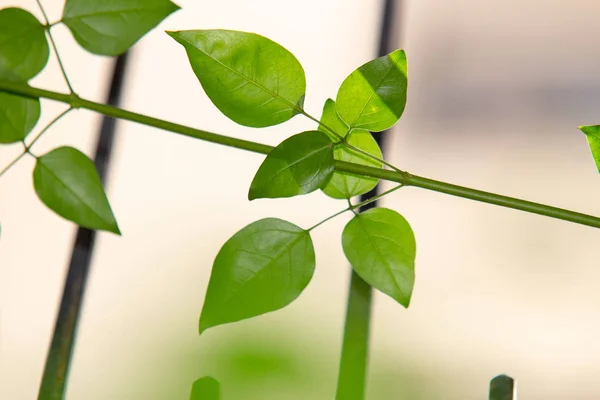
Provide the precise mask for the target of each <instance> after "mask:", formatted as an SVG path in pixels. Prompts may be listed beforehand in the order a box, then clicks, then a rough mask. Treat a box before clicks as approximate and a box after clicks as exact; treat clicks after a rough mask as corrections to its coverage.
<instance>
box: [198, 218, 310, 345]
mask: <svg viewBox="0 0 600 400" xmlns="http://www.w3.org/2000/svg"><path fill="white" fill-rule="evenodd" d="M314 269H315V252H314V248H313V244H312V240H311V238H310V234H309V233H308V232H307V231H305V230H303V229H301V228H299V227H298V226H296V225H294V224H292V223H290V222H287V221H283V220H280V219H276V218H266V219H262V220H260V221H256V222H253V223H252V224H250V225H248V226H246V227H245V228H243V229H242V230H240V231H239V232H237V233H236V234H235V235H233V236H232V237H231V238H230V239H229V240H228V241H227V242H226V243H225V244H224V245H223V247H222V248H221V250H220V251H219V254H218V255H217V257H216V259H215V262H214V264H213V268H212V273H211V276H210V281H209V283H208V289H207V292H206V298H205V300H204V306H203V308H202V315H201V316H200V333H202V332H203V331H204V330H206V329H208V328H210V327H213V326H217V325H222V324H226V323H229V322H235V321H240V320H243V319H246V318H251V317H255V316H257V315H261V314H265V313H267V312H270V311H275V310H278V309H280V308H283V307H285V306H287V305H288V304H290V303H291V302H292V301H294V300H295V299H296V298H297V297H298V296H299V295H300V293H302V291H303V290H304V288H305V287H306V286H307V285H308V283H309V282H310V280H311V278H312V275H313V272H314Z"/></svg>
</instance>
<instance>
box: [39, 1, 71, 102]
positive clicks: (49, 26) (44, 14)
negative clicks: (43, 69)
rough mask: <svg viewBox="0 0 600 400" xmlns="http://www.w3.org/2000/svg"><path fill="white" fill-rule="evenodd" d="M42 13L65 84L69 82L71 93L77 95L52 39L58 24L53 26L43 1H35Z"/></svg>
mask: <svg viewBox="0 0 600 400" xmlns="http://www.w3.org/2000/svg"><path fill="white" fill-rule="evenodd" d="M35 1H36V2H37V4H38V6H39V7H40V10H41V11H42V16H43V17H44V21H45V22H46V33H47V34H48V39H49V40H50V45H51V46H52V50H54V54H56V59H57V60H58V65H59V66H60V70H61V72H62V75H63V78H65V82H67V86H68V87H69V91H70V92H71V93H75V91H74V90H73V86H71V82H70V81H69V77H68V76H67V71H66V70H65V66H64V65H63V62H62V60H61V58H60V54H59V53H58V49H57V47H56V43H55V42H54V38H53V37H52V33H51V32H50V28H52V27H53V26H54V25H56V24H57V22H55V23H53V24H51V23H50V20H49V19H48V16H47V15H46V11H45V10H44V7H43V6H42V2H41V0H35Z"/></svg>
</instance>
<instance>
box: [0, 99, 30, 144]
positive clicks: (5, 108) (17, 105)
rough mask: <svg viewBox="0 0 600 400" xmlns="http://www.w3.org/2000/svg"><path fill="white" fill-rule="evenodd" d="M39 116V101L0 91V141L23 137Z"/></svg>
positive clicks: (11, 141) (10, 141)
mask: <svg viewBox="0 0 600 400" xmlns="http://www.w3.org/2000/svg"><path fill="white" fill-rule="evenodd" d="M39 118H40V101H39V100H38V99H30V98H27V97H20V96H16V95H13V94H9V93H4V92H2V93H0V143H3V144H6V143H16V142H20V141H21V140H23V139H25V138H26V137H27V135H28V134H29V132H31V130H32V129H33V127H34V126H35V124H36V123H37V121H38V119H39Z"/></svg>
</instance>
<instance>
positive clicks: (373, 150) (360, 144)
mask: <svg viewBox="0 0 600 400" xmlns="http://www.w3.org/2000/svg"><path fill="white" fill-rule="evenodd" d="M321 122H322V124H324V125H326V126H327V127H328V128H330V129H333V130H334V131H335V132H336V133H337V134H339V135H340V136H342V137H345V136H346V135H347V133H348V126H347V125H346V124H345V123H344V121H342V120H341V118H340V117H339V116H338V115H337V112H336V110H335V102H334V101H333V100H331V99H327V101H326V102H325V106H324V107H323V115H322V116H321ZM324 125H319V130H320V131H321V132H325V133H327V134H328V135H329V137H331V138H333V139H334V140H335V137H334V136H333V134H331V132H330V131H329V129H327V128H325V126H324ZM347 140H348V143H349V144H351V145H352V146H354V147H357V148H359V149H361V150H363V151H366V152H367V153H369V154H372V155H374V156H375V157H378V158H381V157H382V155H381V150H380V149H379V145H378V144H377V142H376V141H375V139H373V136H371V133H369V131H367V130H364V129H354V130H352V132H351V133H350V135H349V136H348V139H347ZM333 158H334V159H336V160H340V161H346V162H351V163H355V164H361V165H367V166H369V167H373V168H381V166H382V165H381V163H380V162H379V161H377V160H373V159H372V158H369V157H367V156H365V155H363V154H360V153H358V152H356V151H354V150H351V149H349V148H347V147H344V146H337V147H336V148H335V149H334V150H333ZM377 181H378V180H377V179H375V178H365V177H359V176H356V175H353V174H347V173H344V172H338V171H334V173H333V176H332V177H331V179H330V180H329V182H328V183H327V185H326V186H325V187H324V188H323V192H324V193H325V194H326V195H327V196H329V197H333V198H334V199H349V198H351V197H353V196H357V195H359V194H363V193H367V192H368V191H369V190H371V189H373V188H374V187H375V185H377Z"/></svg>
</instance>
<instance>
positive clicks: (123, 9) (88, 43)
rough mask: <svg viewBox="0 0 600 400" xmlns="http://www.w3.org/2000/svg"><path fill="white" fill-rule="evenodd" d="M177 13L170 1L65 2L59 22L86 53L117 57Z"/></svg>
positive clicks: (79, 0) (68, 0) (69, 0)
mask: <svg viewBox="0 0 600 400" xmlns="http://www.w3.org/2000/svg"><path fill="white" fill-rule="evenodd" d="M177 10H179V6H178V5H176V4H173V3H172V2H171V1H169V0H111V1H106V0H103V1H90V0H67V2H66V3H65V9H64V11H63V16H62V22H63V23H64V24H65V25H66V26H67V27H69V29H70V30H71V32H72V33H73V36H74V37H75V40H77V42H78V43H79V44H80V45H81V46H82V47H83V48H84V49H86V50H87V51H89V52H91V53H94V54H99V55H105V56H118V55H119V54H122V53H124V52H125V51H126V50H127V49H129V48H130V47H131V46H133V44H134V43H135V42H137V41H138V40H139V39H140V38H141V37H142V36H144V35H145V34H146V33H148V32H149V31H150V30H152V28H154V27H155V26H156V25H158V24H159V23H160V22H161V21H162V20H163V19H165V18H166V17H168V16H169V15H170V14H171V13H173V12H175V11H177Z"/></svg>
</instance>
